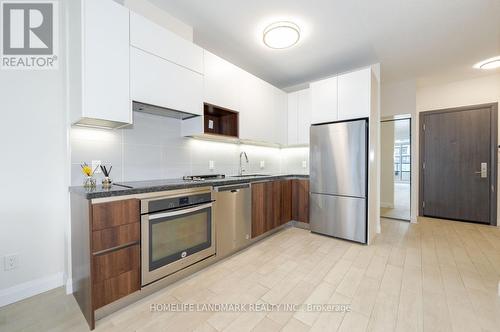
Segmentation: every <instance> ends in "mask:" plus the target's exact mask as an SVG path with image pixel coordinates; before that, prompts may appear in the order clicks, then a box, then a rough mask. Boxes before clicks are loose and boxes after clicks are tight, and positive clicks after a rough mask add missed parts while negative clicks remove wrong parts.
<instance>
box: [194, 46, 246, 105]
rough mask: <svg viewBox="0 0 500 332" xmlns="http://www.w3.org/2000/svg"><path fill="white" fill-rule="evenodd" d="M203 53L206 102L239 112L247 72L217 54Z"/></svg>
mask: <svg viewBox="0 0 500 332" xmlns="http://www.w3.org/2000/svg"><path fill="white" fill-rule="evenodd" d="M203 53H204V101H205V102H207V103H209V104H213V105H217V106H221V107H225V108H229V109H231V110H234V111H237V112H239V111H240V108H241V105H242V101H241V95H242V91H246V90H242V89H243V85H244V84H245V83H244V78H245V72H244V71H243V70H242V69H240V68H238V67H236V66H235V65H233V64H232V63H230V62H228V61H226V60H224V59H222V58H220V57H218V56H216V55H215V54H212V53H210V52H208V51H204V52H203Z"/></svg>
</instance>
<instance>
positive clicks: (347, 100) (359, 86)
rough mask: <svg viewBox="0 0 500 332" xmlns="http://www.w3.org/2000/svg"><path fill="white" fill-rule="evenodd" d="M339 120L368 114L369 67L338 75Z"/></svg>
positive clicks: (362, 116)
mask: <svg viewBox="0 0 500 332" xmlns="http://www.w3.org/2000/svg"><path fill="white" fill-rule="evenodd" d="M338 84H339V87H338V90H339V120H349V119H357V118H364V117H368V116H370V91H371V69H370V68H366V69H362V70H357V71H354V72H351V73H347V74H343V75H340V76H339V78H338Z"/></svg>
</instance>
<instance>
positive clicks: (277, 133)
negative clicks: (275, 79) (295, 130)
mask: <svg viewBox="0 0 500 332" xmlns="http://www.w3.org/2000/svg"><path fill="white" fill-rule="evenodd" d="M272 89H273V90H274V112H273V114H274V117H273V123H272V127H271V128H269V133H274V136H272V137H269V138H272V140H271V141H270V142H274V143H278V144H281V145H286V144H287V140H288V139H287V136H288V130H287V129H288V128H287V118H288V109H287V104H288V102H287V94H286V93H285V92H283V91H281V90H280V89H277V88H275V87H272Z"/></svg>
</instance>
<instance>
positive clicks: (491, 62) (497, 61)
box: [474, 56, 500, 69]
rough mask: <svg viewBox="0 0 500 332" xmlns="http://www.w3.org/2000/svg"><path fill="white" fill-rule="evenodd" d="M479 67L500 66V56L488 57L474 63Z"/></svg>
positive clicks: (492, 67) (491, 67)
mask: <svg viewBox="0 0 500 332" xmlns="http://www.w3.org/2000/svg"><path fill="white" fill-rule="evenodd" d="M474 68H477V69H495V68H500V56H496V57H493V58H489V59H486V60H484V61H481V62H478V63H476V64H475V65H474Z"/></svg>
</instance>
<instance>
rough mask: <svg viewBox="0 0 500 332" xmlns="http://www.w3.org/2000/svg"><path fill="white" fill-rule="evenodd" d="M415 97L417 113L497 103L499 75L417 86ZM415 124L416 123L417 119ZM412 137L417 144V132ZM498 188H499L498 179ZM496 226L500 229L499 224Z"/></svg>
mask: <svg viewBox="0 0 500 332" xmlns="http://www.w3.org/2000/svg"><path fill="white" fill-rule="evenodd" d="M416 96H417V98H416V110H417V113H418V112H424V111H432V110H438V109H443V108H451V107H460V106H468V105H477V104H485V103H499V102H500V74H492V75H489V76H484V77H480V78H476V79H470V80H463V81H457V82H450V83H446V84H439V85H428V86H419V87H417V94H416ZM499 121H500V120H499ZM415 122H418V119H417V121H415ZM417 128H418V127H417ZM499 136H500V132H499ZM414 137H415V140H414V141H417V142H418V132H417V133H416V136H414ZM415 157H416V158H414V160H415V163H417V164H418V162H419V161H418V155H416V156H415ZM498 161H499V165H498V167H497V169H498V173H497V174H500V158H499V160H498ZM416 183H418V174H417V176H416ZM498 188H500V178H499V184H498ZM417 200H418V197H417V196H414V197H412V203H415V202H416V201H417ZM497 206H500V195H498V202H497ZM497 218H498V219H500V209H497ZM498 226H499V227H500V223H499V225H498Z"/></svg>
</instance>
